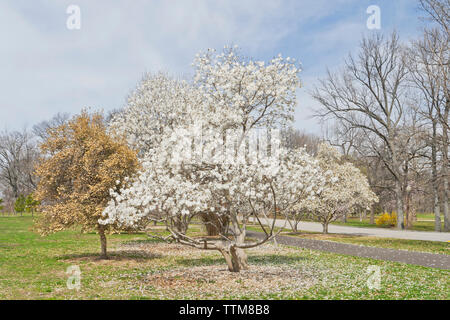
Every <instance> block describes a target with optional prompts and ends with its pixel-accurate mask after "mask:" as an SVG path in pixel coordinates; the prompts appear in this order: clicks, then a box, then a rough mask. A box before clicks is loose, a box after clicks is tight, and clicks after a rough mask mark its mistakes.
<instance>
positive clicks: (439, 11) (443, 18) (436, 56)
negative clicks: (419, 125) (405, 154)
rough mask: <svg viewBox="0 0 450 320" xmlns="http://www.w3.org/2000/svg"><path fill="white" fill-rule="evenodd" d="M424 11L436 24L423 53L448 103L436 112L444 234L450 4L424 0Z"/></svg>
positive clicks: (449, 227) (447, 222)
mask: <svg viewBox="0 0 450 320" xmlns="http://www.w3.org/2000/svg"><path fill="white" fill-rule="evenodd" d="M419 2H420V7H421V9H422V10H423V11H424V12H425V14H426V17H425V19H426V20H428V21H430V22H431V23H432V26H431V27H429V28H426V29H425V31H424V33H425V37H424V44H423V46H422V50H425V51H426V53H427V54H428V56H429V60H428V61H427V63H428V64H429V65H430V66H432V67H433V68H434V71H435V72H436V73H435V75H436V76H437V77H436V78H435V79H437V81H438V82H439V85H440V88H441V89H442V93H443V96H444V97H445V102H444V103H442V104H440V107H438V108H437V109H436V111H437V116H438V120H439V123H440V125H441V129H442V137H441V153H442V169H441V174H442V180H443V196H442V201H441V203H442V207H443V211H444V230H445V231H450V212H449V203H448V202H449V190H448V189H449V182H448V175H449V174H448V172H449V171H448V168H449V155H448V151H449V150H448V146H449V134H448V130H449V122H448V119H449V113H450V91H449V87H450V86H449V75H450V72H449V65H450V61H449V56H450V54H449V39H450V27H449V23H450V0H420V1H419Z"/></svg>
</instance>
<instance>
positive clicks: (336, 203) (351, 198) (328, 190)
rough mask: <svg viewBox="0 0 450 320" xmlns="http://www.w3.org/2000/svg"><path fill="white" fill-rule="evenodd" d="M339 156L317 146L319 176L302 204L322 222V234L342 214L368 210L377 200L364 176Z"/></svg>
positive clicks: (330, 150) (324, 147)
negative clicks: (317, 184) (312, 192)
mask: <svg viewBox="0 0 450 320" xmlns="http://www.w3.org/2000/svg"><path fill="white" fill-rule="evenodd" d="M341 158H342V157H341V154H340V153H339V152H338V151H337V150H336V149H335V148H333V147H331V146H330V145H328V144H326V143H323V144H321V145H320V146H319V152H318V155H317V160H318V165H319V168H320V170H321V174H320V175H321V176H322V177H323V179H324V180H323V182H322V185H321V186H320V187H319V188H318V190H317V192H316V197H315V198H314V199H313V200H311V201H306V202H305V205H306V208H307V209H308V210H309V211H310V212H311V213H312V215H313V217H314V218H315V219H316V220H317V221H319V222H321V223H322V226H323V233H328V224H329V223H330V222H332V221H335V220H337V219H339V218H342V217H343V216H344V214H345V213H348V212H351V211H352V210H355V209H357V208H364V209H367V210H368V209H369V208H370V205H371V204H372V203H374V202H376V201H378V198H377V196H376V195H375V193H373V192H372V191H371V189H370V186H369V182H368V180H367V177H366V176H364V175H363V174H362V173H361V171H360V170H359V169H358V168H356V167H355V166H354V165H353V164H351V163H349V162H343V161H342V159H341Z"/></svg>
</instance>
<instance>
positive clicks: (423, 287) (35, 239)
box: [0, 216, 450, 299]
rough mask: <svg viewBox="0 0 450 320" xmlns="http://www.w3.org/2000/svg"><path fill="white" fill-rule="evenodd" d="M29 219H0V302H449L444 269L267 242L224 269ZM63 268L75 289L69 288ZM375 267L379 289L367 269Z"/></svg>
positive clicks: (205, 258) (182, 254) (202, 255)
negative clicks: (77, 274) (41, 229)
mask: <svg viewBox="0 0 450 320" xmlns="http://www.w3.org/2000/svg"><path fill="white" fill-rule="evenodd" d="M32 220H33V218H32V217H29V216H24V217H0V299H174V298H178V299H253V298H254V299H449V298H450V271H446V270H438V269H432V268H426V267H420V266H412V265H407V264H400V263H393V262H385V261H378V260H373V259H366V258H357V257H351V256H344V255H338V254H332V253H324V252H318V251H312V250H306V249H299V248H292V247H287V246H281V245H280V246H274V245H273V244H268V245H265V246H262V247H259V248H255V249H251V250H248V254H249V262H250V265H251V267H250V269H249V270H247V271H243V272H241V273H230V272H228V271H226V266H225V262H224V261H223V259H222V256H221V255H220V254H218V253H216V252H207V251H201V250H196V249H191V248H187V247H182V246H179V245H174V244H165V243H162V242H159V241H156V240H149V239H148V237H146V235H144V234H117V235H111V236H109V237H108V240H109V243H108V245H109V250H110V253H111V258H110V259H109V260H99V259H98V258H97V255H98V253H99V250H100V248H99V247H100V245H99V240H98V235H96V234H95V233H88V234H81V233H80V232H79V231H77V230H72V231H64V232H60V233H57V234H54V235H51V236H48V237H40V236H39V235H37V234H35V233H33V232H31V231H30V228H31V227H32ZM70 265H78V266H79V267H80V269H81V289H80V290H79V291H77V290H75V289H72V290H70V289H68V288H67V287H66V281H67V278H68V275H67V274H66V273H65V272H66V269H67V267H68V266H70ZM371 265H376V266H379V267H380V268H381V288H380V289H374V290H370V289H369V288H368V286H367V279H368V277H369V274H368V273H367V268H368V267H369V266H371Z"/></svg>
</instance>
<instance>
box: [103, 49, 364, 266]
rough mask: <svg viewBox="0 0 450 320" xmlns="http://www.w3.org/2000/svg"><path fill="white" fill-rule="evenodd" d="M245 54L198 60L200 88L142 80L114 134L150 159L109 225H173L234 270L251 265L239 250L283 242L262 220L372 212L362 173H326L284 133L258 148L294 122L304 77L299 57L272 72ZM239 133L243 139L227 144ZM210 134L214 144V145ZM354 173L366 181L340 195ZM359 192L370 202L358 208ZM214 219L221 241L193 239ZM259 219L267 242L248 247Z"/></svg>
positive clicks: (278, 63) (110, 211)
mask: <svg viewBox="0 0 450 320" xmlns="http://www.w3.org/2000/svg"><path fill="white" fill-rule="evenodd" d="M236 52H237V51H236V49H235V48H227V47H226V48H225V50H224V52H223V53H221V54H218V55H215V53H214V51H212V50H209V51H208V52H207V53H206V54H202V55H197V57H196V59H195V62H194V66H195V70H196V73H195V76H194V79H193V80H192V81H190V82H189V81H178V80H174V79H171V78H169V77H167V76H166V75H164V74H158V75H156V76H149V75H148V76H146V77H145V78H144V79H143V80H142V82H141V83H140V84H139V86H138V87H137V89H136V90H135V91H134V92H133V93H132V94H131V96H130V97H129V100H128V105H127V106H126V108H125V109H124V110H123V111H122V112H120V113H117V114H116V115H115V116H114V118H113V119H112V121H111V126H110V130H111V132H112V133H113V134H117V135H124V136H125V137H126V139H127V140H128V142H129V143H130V145H132V146H133V147H135V148H137V149H138V150H139V151H140V159H141V165H142V166H141V170H140V171H139V173H138V174H137V175H136V176H135V177H130V179H129V181H127V183H126V184H125V185H127V187H124V188H122V189H120V190H111V196H112V200H111V201H110V203H109V205H108V206H107V208H106V209H105V210H104V212H103V215H104V219H103V220H100V222H101V223H104V224H108V223H116V224H119V225H122V226H125V227H140V226H142V225H144V224H145V223H146V222H148V221H150V220H153V221H162V222H165V224H166V226H167V228H168V230H169V231H170V232H171V234H172V236H173V238H174V239H175V240H176V241H178V242H180V243H184V244H188V245H191V246H195V247H198V248H204V249H217V250H220V251H221V252H222V253H223V254H224V257H225V259H226V260H227V263H228V265H229V268H230V270H234V271H236V270H239V269H240V268H244V267H245V265H246V259H245V257H244V255H243V253H242V252H239V251H236V250H240V249H243V248H250V247H254V246H256V245H259V244H262V243H264V242H266V241H268V240H269V239H271V238H273V236H274V232H273V231H274V226H275V225H274V224H272V226H270V227H267V226H264V225H263V223H262V222H261V220H262V219H260V217H264V218H266V220H265V221H268V220H267V218H268V217H269V216H270V217H273V218H275V219H276V218H277V217H280V216H281V217H283V215H284V214H285V213H286V212H292V211H293V210H294V211H295V210H303V209H305V208H307V209H308V210H317V212H322V211H323V210H324V208H327V210H336V208H331V206H332V201H331V200H329V199H328V198H330V197H334V198H336V203H335V204H336V205H338V206H340V205H341V202H342V203H345V204H346V205H347V209H348V205H350V204H351V206H353V205H356V204H361V203H367V198H364V196H365V195H366V191H364V190H361V189H360V187H361V186H363V187H362V188H364V187H365V185H364V183H363V182H361V181H359V179H358V178H359V177H361V179H362V177H363V176H362V175H361V174H359V176H358V175H357V174H358V172H359V170H357V169H356V168H354V167H353V166H351V165H343V166H341V167H340V166H338V165H335V166H334V165H333V166H332V167H330V168H325V167H324V166H323V165H322V163H323V160H322V158H321V156H322V155H323V154H325V153H326V152H325V151H323V150H322V151H323V152H322V151H321V152H322V153H320V154H319V158H318V159H315V158H314V157H312V156H310V155H308V154H307V153H306V151H305V150H304V149H300V150H286V149H284V148H283V147H282V146H281V143H280V141H279V139H278V138H279V137H276V135H274V134H272V135H271V137H270V139H268V140H269V141H268V143H266V144H262V145H261V144H256V145H252V144H249V137H250V136H251V132H252V130H255V129H257V128H266V129H268V130H269V129H274V128H279V127H280V126H281V127H282V126H283V125H285V124H286V123H288V122H289V121H290V120H292V118H293V111H294V107H295V105H296V103H297V102H296V89H297V88H298V87H299V86H300V81H299V78H298V73H299V71H300V69H299V68H298V67H297V66H296V64H295V61H293V60H291V59H289V58H287V59H283V58H281V56H279V57H277V58H275V59H273V60H271V61H270V62H269V63H268V64H267V65H266V64H265V63H264V62H258V61H257V62H254V61H252V60H249V59H245V58H242V57H240V56H239V55H237V54H236ZM230 129H232V130H233V132H234V135H232V136H233V139H231V138H230V135H227V130H230ZM205 132H208V134H206V135H207V136H209V137H213V138H212V139H204V136H205ZM198 137H203V138H200V139H199V138H198ZM256 140H258V141H259V140H265V139H263V137H262V136H259V137H258V138H257V139H256ZM260 142H261V141H260ZM266 142H267V141H266ZM324 150H325V149H324ZM261 151H264V152H261ZM205 155H206V156H205ZM213 160H214V161H213ZM347 167H348V168H347ZM346 168H347V169H346ZM353 168H354V169H355V170H353ZM335 170H337V172H335ZM346 170H347V171H346ZM352 170H353V171H352ZM356 171H358V172H356ZM352 174H355V176H357V177H358V178H355V177H354V178H353V179H354V180H353V181H351V182H350V180H348V179H347V180H345V181H346V183H347V182H348V183H347V184H351V183H354V185H353V186H347V184H346V185H345V188H344V189H340V188H341V187H337V185H338V184H339V183H338V182H339V181H341V180H339V179H343V177H344V176H349V175H352ZM342 181H344V180H342ZM122 185H123V184H122ZM369 190H370V189H369ZM356 192H359V194H358V195H361V199H359V200H356V199H348V195H349V194H351V195H352V196H355V195H357V194H356ZM344 193H345V195H344ZM319 199H320V201H318V200H319ZM324 199H326V200H324ZM339 199H341V200H343V201H341V202H340V200H339ZM339 208H340V207H339ZM339 210H341V209H339ZM339 210H338V211H339ZM205 214H208V215H211V214H213V215H216V216H217V217H219V218H224V219H214V218H212V219H211V217H210V218H209V219H210V220H208V219H207V220H206V221H205V220H202V221H203V222H205V223H220V224H221V225H220V226H217V228H218V229H219V231H220V232H219V233H220V234H219V236H220V241H210V240H205V239H203V240H201V241H200V240H198V239H193V238H190V237H188V236H187V235H186V230H187V227H188V225H189V223H190V221H191V219H192V218H193V217H195V216H197V215H205ZM250 219H252V221H254V222H256V221H258V222H259V223H260V224H261V227H262V228H263V229H264V232H265V233H266V238H265V239H264V240H261V241H258V242H251V243H248V242H246V241H245V230H246V229H245V228H246V224H247V222H249V221H250ZM238 256H239V259H238V258H236V257H238ZM233 259H234V260H233Z"/></svg>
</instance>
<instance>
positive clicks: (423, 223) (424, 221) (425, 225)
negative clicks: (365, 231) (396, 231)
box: [331, 213, 444, 231]
mask: <svg viewBox="0 0 450 320" xmlns="http://www.w3.org/2000/svg"><path fill="white" fill-rule="evenodd" d="M375 218H377V217H375ZM331 224H336V225H341V226H349V227H363V228H393V227H388V226H377V225H376V224H371V223H370V218H369V217H367V218H363V219H362V221H360V220H359V217H349V218H348V219H347V222H342V221H334V222H332V223H331ZM441 228H442V229H443V228H444V216H441ZM409 230H415V231H434V215H433V214H426V213H422V214H421V213H418V214H417V221H416V222H414V223H413V226H412V228H411V229H409Z"/></svg>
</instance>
